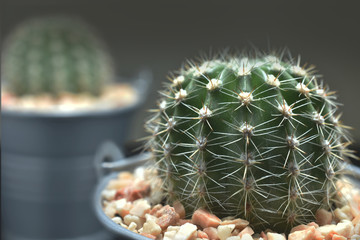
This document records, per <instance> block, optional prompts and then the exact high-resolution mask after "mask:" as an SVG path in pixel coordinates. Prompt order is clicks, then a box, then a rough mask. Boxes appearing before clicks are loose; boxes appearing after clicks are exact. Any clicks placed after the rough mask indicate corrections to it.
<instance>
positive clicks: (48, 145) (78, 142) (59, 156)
mask: <svg viewBox="0 0 360 240" xmlns="http://www.w3.org/2000/svg"><path fill="white" fill-rule="evenodd" d="M149 81H151V75H150V73H148V72H142V73H141V74H140V76H139V79H138V81H135V85H136V90H138V96H139V97H140V98H139V100H138V101H137V102H136V103H134V104H133V105H131V106H127V107H124V108H118V109H114V110H103V111H101V110H98V111H89V112H81V113H66V114H62V113H51V114H50V113H34V112H32V113H31V112H17V111H2V112H1V116H2V123H1V125H2V126H1V128H2V129H1V141H2V143H1V144H2V152H1V158H2V162H1V209H2V211H1V218H2V219H1V220H2V221H1V222H2V239H19V240H20V239H32V240H35V239H36V240H40V239H71V240H80V239H87V240H92V239H93V240H97V239H104V240H105V239H110V238H111V236H110V235H109V234H108V233H106V231H105V230H104V229H103V227H102V226H101V224H100V223H99V221H98V220H97V218H96V216H95V214H94V212H93V209H92V196H93V191H94V188H95V185H96V183H97V180H98V177H97V174H96V171H95V168H94V160H93V159H94V156H95V152H96V150H97V148H98V147H99V145H100V144H101V143H103V142H104V141H108V140H111V141H112V142H114V143H115V144H116V145H117V146H122V145H123V143H124V141H125V140H127V137H128V134H129V130H130V128H129V126H130V125H131V121H132V119H133V117H134V115H135V113H136V111H137V109H138V108H139V107H140V106H141V104H142V103H143V101H144V98H145V95H146V94H145V92H146V90H147V86H148V84H149Z"/></svg>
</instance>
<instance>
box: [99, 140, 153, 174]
mask: <svg viewBox="0 0 360 240" xmlns="http://www.w3.org/2000/svg"><path fill="white" fill-rule="evenodd" d="M151 155H152V154H151V153H150V152H143V153H140V154H137V155H134V156H131V157H125V155H124V154H123V152H122V151H121V149H119V148H118V147H117V145H116V144H115V143H114V142H112V141H107V142H104V143H103V144H101V145H100V147H99V148H98V150H97V151H96V154H95V159H94V163H95V171H96V175H97V178H98V180H100V179H102V178H103V177H104V176H105V175H107V174H109V173H110V172H113V171H121V170H126V169H129V168H134V167H137V166H140V165H144V164H145V163H146V162H147V161H148V160H149V159H150V158H151Z"/></svg>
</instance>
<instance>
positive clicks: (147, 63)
mask: <svg viewBox="0 0 360 240" xmlns="http://www.w3.org/2000/svg"><path fill="white" fill-rule="evenodd" d="M357 2H358V1H329V0H327V1H320V0H318V1H315V0H312V1H280V0H272V1H255V0H253V1H209V0H207V1H205V0H192V1H186V0H182V1H169V0H161V1H154V0H153V1H148V0H143V1H139V0H123V1H120V0H99V1H90V0H77V1H75V0H72V1H70V0H62V1H55V0H5V1H4V0H3V1H2V5H1V7H0V8H1V31H2V32H1V40H3V38H4V37H5V36H6V34H8V33H9V31H11V29H12V28H13V27H14V26H15V25H16V24H17V23H19V22H21V21H23V20H26V19H28V18H30V17H33V16H42V15H49V14H53V13H57V14H59V13H60V14H70V15H75V16H80V17H82V18H83V19H84V20H85V21H86V22H88V23H89V24H90V25H92V26H93V27H94V28H95V29H97V31H98V33H99V34H100V35H101V36H102V37H103V39H104V40H105V42H106V43H107V44H108V47H109V49H110V50H111V54H112V55H113V57H114V59H115V63H116V67H117V71H118V74H120V75H131V74H133V73H134V72H136V71H137V70H138V69H140V68H142V67H149V68H151V69H152V71H153V74H154V78H155V79H154V83H153V85H152V89H151V96H150V97H149V101H148V102H147V103H146V104H145V105H144V107H143V109H142V111H141V112H139V114H138V118H137V120H136V122H135V123H134V124H135V125H134V129H133V132H134V134H133V137H132V138H133V139H136V138H139V137H142V136H144V135H145V133H144V131H143V126H142V125H143V122H144V120H143V119H144V118H145V117H146V116H148V113H146V111H145V110H146V109H148V108H151V107H154V106H155V102H156V99H157V97H158V94H157V93H156V91H157V90H159V89H160V87H161V82H163V81H165V80H166V75H168V73H169V71H170V70H176V69H178V68H179V67H180V66H181V64H182V63H183V62H184V60H185V59H187V58H193V57H196V56H198V55H199V53H201V52H205V53H208V52H209V51H210V49H212V50H213V51H217V50H221V49H223V48H225V47H231V48H233V49H244V48H251V45H252V44H253V45H255V46H257V47H258V48H259V49H261V50H267V49H269V47H270V48H281V47H288V48H289V49H290V50H291V53H292V54H293V56H296V55H298V54H301V56H302V62H303V63H305V62H308V63H311V64H314V65H316V66H317V68H318V70H319V73H321V74H323V76H324V79H325V81H326V83H328V85H329V86H330V88H331V89H332V90H337V93H338V96H339V101H340V102H342V103H344V106H343V107H342V108H341V111H342V112H343V113H344V114H343V121H344V122H345V124H347V125H351V126H353V127H355V130H354V131H353V134H354V136H355V137H356V139H360V121H359V117H360V108H359V104H360V92H359V91H360V83H359V81H360V77H359V70H360V7H359V6H358V4H357Z"/></svg>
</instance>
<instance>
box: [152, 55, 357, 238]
mask: <svg viewBox="0 0 360 240" xmlns="http://www.w3.org/2000/svg"><path fill="white" fill-rule="evenodd" d="M318 78H319V76H317V75H315V74H314V71H313V69H309V68H308V69H305V68H303V67H301V66H300V65H299V63H297V64H296V63H294V62H293V61H290V60H284V59H282V57H275V56H273V55H262V56H257V57H250V56H249V57H242V56H240V57H233V56H222V57H219V58H216V59H212V60H208V61H203V62H201V63H200V64H195V63H190V64H189V66H187V67H184V68H183V69H181V70H180V71H179V72H178V75H177V76H174V77H173V78H172V83H171V84H168V87H167V90H165V91H163V92H162V96H163V97H162V99H161V101H160V103H159V108H158V109H156V110H155V112H156V114H155V115H154V116H153V117H152V118H151V119H150V120H149V121H148V122H147V124H146V126H147V129H148V130H149V131H150V132H151V133H152V135H151V138H150V141H149V142H148V145H149V147H150V148H151V150H152V152H153V153H154V159H155V160H156V166H157V169H158V173H159V175H160V177H161V178H162V179H163V191H164V193H165V194H166V197H167V199H168V200H169V201H170V202H172V201H175V200H179V201H180V202H181V203H183V205H184V206H185V208H186V210H187V214H189V215H191V214H192V212H193V211H194V210H196V209H198V208H206V209H208V210H210V211H211V212H212V213H214V214H216V215H217V216H219V217H225V216H235V217H241V218H246V219H248V220H249V221H250V223H251V224H252V225H253V227H254V228H255V229H256V230H264V229H266V228H271V229H273V230H276V231H279V232H281V231H284V232H287V231H289V230H290V229H291V227H292V226H294V225H296V224H300V223H304V222H309V221H311V220H314V219H315V217H314V215H315V212H316V210H317V209H319V208H321V207H322V208H330V207H331V205H332V203H333V202H334V201H335V195H336V185H335V183H336V180H337V179H338V178H339V177H340V176H341V175H342V172H343V171H342V170H343V163H344V160H345V158H346V156H347V155H349V154H350V155H351V151H350V150H348V149H346V147H347V145H348V144H349V142H350V140H349V138H348V136H347V133H346V132H347V131H346V130H345V126H343V125H342V124H341V123H340V121H339V115H336V110H337V106H338V104H337V102H336V101H335V96H334V95H333V92H329V91H328V89H327V88H325V87H323V84H322V82H321V83H320V81H319V79H318Z"/></svg>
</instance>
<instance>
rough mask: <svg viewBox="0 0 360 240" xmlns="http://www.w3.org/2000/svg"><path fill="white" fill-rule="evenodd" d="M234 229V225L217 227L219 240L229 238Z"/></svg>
mask: <svg viewBox="0 0 360 240" xmlns="http://www.w3.org/2000/svg"><path fill="white" fill-rule="evenodd" d="M234 229H235V224H228V225H219V226H218V228H217V230H218V236H219V238H220V240H226V239H227V238H228V237H230V236H231V232H232V231H233V230H234Z"/></svg>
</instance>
